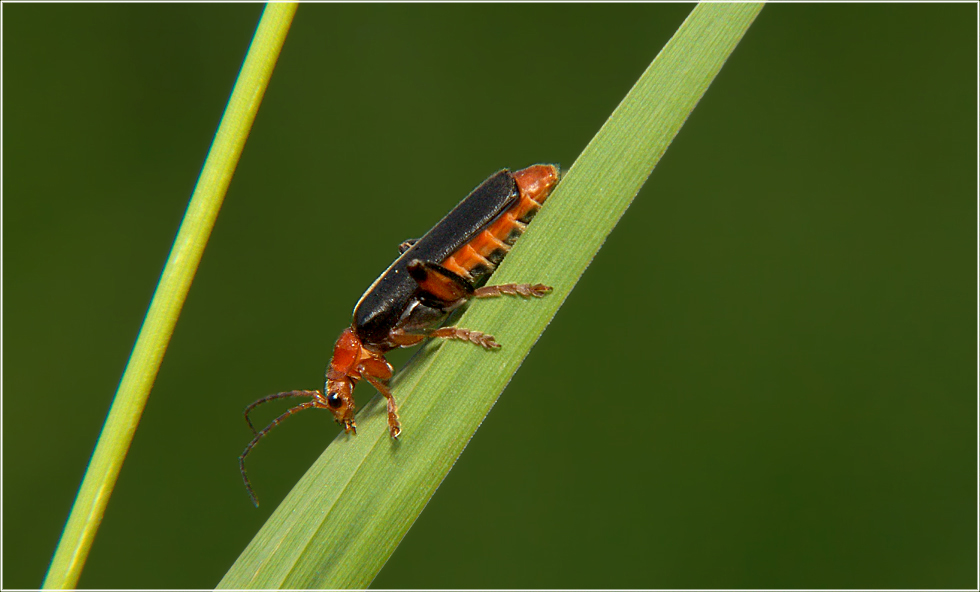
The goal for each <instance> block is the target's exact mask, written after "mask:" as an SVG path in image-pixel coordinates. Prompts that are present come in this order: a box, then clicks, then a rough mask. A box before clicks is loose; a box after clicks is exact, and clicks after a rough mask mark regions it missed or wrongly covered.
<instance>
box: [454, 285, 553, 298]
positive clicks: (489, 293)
mask: <svg viewBox="0 0 980 592" xmlns="http://www.w3.org/2000/svg"><path fill="white" fill-rule="evenodd" d="M550 291H551V286H546V285H544V284H500V285H498V286H483V287H482V288H477V289H476V290H474V291H473V297H474V298H496V297H497V296H500V295H502V294H506V295H508V296H521V297H523V298H530V297H531V296H534V297H535V298H542V297H543V296H544V295H545V294H547V293H548V292H550Z"/></svg>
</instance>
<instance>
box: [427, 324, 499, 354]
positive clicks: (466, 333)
mask: <svg viewBox="0 0 980 592" xmlns="http://www.w3.org/2000/svg"><path fill="white" fill-rule="evenodd" d="M427 336H428V337H439V338H442V339H458V340H460V341H469V342H470V343H472V344H474V345H479V346H480V347H482V348H483V349H499V348H500V344H499V343H497V341H496V340H495V339H494V338H493V335H488V334H486V333H483V332H482V331H472V330H470V329H464V328H462V327H440V328H438V329H433V330H432V331H429V332H428V333H427Z"/></svg>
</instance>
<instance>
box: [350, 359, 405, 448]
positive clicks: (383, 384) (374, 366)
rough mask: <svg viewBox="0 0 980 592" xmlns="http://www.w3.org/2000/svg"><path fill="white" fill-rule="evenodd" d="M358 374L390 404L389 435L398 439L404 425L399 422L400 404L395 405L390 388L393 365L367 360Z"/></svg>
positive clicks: (361, 365) (360, 366) (359, 368)
mask: <svg viewBox="0 0 980 592" xmlns="http://www.w3.org/2000/svg"><path fill="white" fill-rule="evenodd" d="M357 370H358V372H360V373H361V376H362V377H364V379H365V380H367V381H368V382H370V383H371V386H373V387H374V388H376V389H377V390H378V392H379V393H381V394H382V396H384V398H385V399H386V400H387V402H388V434H389V435H391V437H392V438H396V439H397V438H398V434H400V433H401V432H402V424H401V422H400V421H399V420H398V404H397V403H395V396H394V395H393V394H391V389H390V388H388V379H390V378H391V375H392V372H393V370H392V368H391V364H389V363H388V362H386V361H383V360H365V361H363V362H361V363H360V364H358V366H357Z"/></svg>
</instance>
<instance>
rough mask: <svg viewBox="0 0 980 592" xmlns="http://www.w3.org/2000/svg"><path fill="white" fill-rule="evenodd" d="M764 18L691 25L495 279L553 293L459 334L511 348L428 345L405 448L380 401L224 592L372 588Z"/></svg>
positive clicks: (303, 485)
mask: <svg viewBox="0 0 980 592" xmlns="http://www.w3.org/2000/svg"><path fill="white" fill-rule="evenodd" d="M761 9H762V5H761V4H702V5H698V6H697V7H696V8H695V9H694V10H693V11H692V13H691V14H690V15H689V16H688V18H687V19H686V20H685V22H684V23H683V24H682V25H681V27H680V28H679V29H678V31H677V33H676V34H675V35H674V37H673V38H672V39H671V40H670V42H668V44H667V45H666V46H665V47H664V49H663V50H662V51H661V52H660V54H659V55H658V56H657V58H656V59H655V60H654V61H653V63H652V64H651V65H650V67H649V68H648V69H647V71H646V72H644V74H643V75H642V76H641V77H640V79H639V81H638V82H637V83H636V85H635V86H634V87H633V89H631V90H630V92H629V93H628V94H627V95H626V97H625V98H624V99H623V101H622V102H621V103H620V105H619V106H618V107H617V108H616V110H615V111H614V112H613V114H612V115H611V116H610V117H609V119H608V120H607V121H606V123H605V124H604V125H603V127H602V129H601V130H600V131H599V133H598V134H596V136H595V137H594V138H593V140H592V141H591V142H590V143H589V145H588V146H587V147H586V148H585V150H584V151H583V153H582V155H581V156H580V157H579V159H578V160H577V161H576V162H575V164H574V165H573V166H572V168H571V169H570V170H569V171H568V173H567V174H566V175H565V177H564V178H563V179H562V181H561V183H560V184H559V186H558V189H557V190H556V191H555V193H554V194H553V195H552V197H551V198H550V199H549V202H548V205H547V206H546V207H545V208H543V209H542V210H541V212H540V213H539V214H538V216H537V217H536V218H535V222H534V224H532V225H531V226H530V227H529V229H528V232H527V233H526V234H525V235H524V237H523V238H522V239H521V241H520V242H518V244H517V245H516V246H515V248H514V250H513V251H512V252H511V254H510V255H509V256H508V258H507V259H506V260H505V261H504V263H503V264H502V265H501V267H500V269H499V270H498V271H497V273H496V274H495V275H494V282H493V283H506V282H512V281H533V282H543V283H546V284H549V285H552V286H554V288H555V291H554V293H553V294H551V295H550V296H548V297H546V298H544V299H541V300H531V301H519V300H518V301H515V300H512V299H496V300H494V301H483V302H481V303H480V306H474V307H472V309H470V310H468V311H467V312H466V313H465V314H464V315H463V317H462V318H461V319H460V320H459V322H458V324H459V325H460V326H464V327H473V328H477V329H484V330H489V331H491V332H492V333H493V334H494V335H495V336H496V337H497V338H498V340H499V341H500V343H503V344H504V347H503V349H501V350H499V351H497V352H493V353H487V352H485V351H482V350H480V348H476V347H473V346H472V345H469V344H461V343H432V342H430V343H428V344H426V345H425V346H424V347H423V349H422V350H421V351H420V352H419V354H418V355H416V356H415V357H414V358H413V359H412V361H411V362H410V363H409V364H408V365H407V366H406V367H405V369H404V370H403V371H402V372H400V373H399V374H398V375H397V376H396V378H395V381H394V383H393V384H394V387H395V388H394V392H395V396H396V397H397V398H398V401H399V403H400V410H401V419H402V424H403V427H404V429H405V431H404V432H403V437H402V438H401V439H400V440H398V441H391V440H389V438H388V435H387V430H386V422H385V412H384V404H383V403H382V402H381V398H380V396H377V397H375V398H374V399H372V400H371V401H370V402H369V403H368V405H366V406H365V408H364V409H363V410H362V411H361V413H360V414H359V416H358V433H357V435H356V436H346V435H344V434H340V435H338V437H337V438H336V439H335V440H334V441H333V442H332V443H331V445H330V446H328V447H327V449H326V450H325V451H324V452H323V454H322V455H321V456H320V458H319V459H318V460H317V461H316V462H315V463H314V465H313V466H312V467H311V468H310V469H309V471H307V473H306V474H305V475H304V476H303V477H302V478H301V479H300V481H299V482H298V483H297V484H296V486H295V487H294V488H293V490H292V491H291V492H290V493H289V494H288V495H287V497H286V498H285V500H284V501H283V502H282V504H281V505H280V506H279V507H278V508H277V509H276V510H275V512H274V513H273V514H272V516H270V518H269V520H268V521H267V522H266V524H265V525H264V526H263V527H262V529H261V530H260V531H259V532H258V534H256V536H255V538H254V539H253V540H252V541H251V542H250V543H249V545H248V546H247V547H246V548H245V550H244V551H243V552H242V554H241V555H240V556H239V558H238V560H237V561H236V562H235V564H234V565H233V566H232V567H231V569H230V570H229V571H228V573H227V574H225V576H224V578H223V579H222V580H221V582H220V583H219V584H218V588H364V587H367V586H368V585H369V584H370V583H371V581H372V580H373V579H374V577H375V576H376V575H377V573H378V572H379V571H380V570H381V568H382V567H383V566H384V564H385V562H386V561H387V560H388V558H389V557H390V556H391V554H392V553H393V552H394V550H395V548H396V547H397V546H398V543H399V542H400V541H401V540H402V538H403V537H404V536H405V534H406V532H407V531H408V529H409V528H410V527H411V525H412V524H413V523H414V521H415V519H416V518H417V517H418V515H419V514H420V513H421V511H422V509H423V508H424V507H425V504H426V503H427V502H428V500H429V499H430V498H431V496H432V495H433V494H434V493H435V490H436V489H437V488H438V486H439V484H440V483H441V482H442V480H443V478H444V477H445V476H446V474H447V473H448V472H449V470H450V469H451V468H452V465H453V463H454V462H455V461H456V459H457V458H458V457H459V455H460V454H461V453H462V450H463V448H465V446H466V444H467V442H468V441H469V439H470V438H471V437H472V436H473V434H474V433H475V431H476V429H477V428H478V427H479V425H480V423H481V422H482V421H483V419H484V417H486V415H487V413H488V412H489V410H490V408H491V407H492V406H493V404H494V403H495V402H496V399H497V397H498V396H499V395H500V393H501V392H502V391H503V389H504V387H506V385H507V383H508V382H509V381H510V378H511V377H512V376H513V374H514V373H515V372H516V370H517V368H518V367H519V366H520V364H521V362H522V360H523V359H524V357H525V356H526V355H527V354H528V352H529V351H530V349H531V347H532V346H533V345H534V342H535V341H537V339H538V337H539V336H540V334H541V332H542V331H543V330H544V328H545V327H546V326H547V325H548V323H549V322H550V321H551V319H552V318H553V316H554V315H555V314H556V313H557V311H558V309H559V308H560V306H561V304H562V303H563V302H564V300H565V298H566V297H567V296H568V294H569V292H570V291H571V289H572V287H573V286H574V285H575V283H576V282H577V281H578V278H579V277H581V275H582V273H584V271H585V269H586V267H588V265H589V263H590V262H591V261H592V258H593V257H594V256H595V254H596V252H597V251H598V250H599V248H600V247H601V246H602V243H603V242H604V241H605V238H606V236H607V235H608V234H609V232H611V230H612V228H613V227H614V226H615V224H616V222H617V221H618V220H619V218H620V217H621V216H622V214H623V213H624V212H625V210H626V208H627V207H628V206H629V204H630V203H631V201H632V200H633V198H634V197H635V196H636V194H637V192H638V191H639V189H640V187H641V186H642V185H643V183H644V182H645V181H646V179H647V177H648V176H649V175H650V173H651V172H652V170H653V167H654V166H655V165H656V163H657V162H658V161H659V159H660V157H661V156H662V155H663V153H664V152H665V150H666V149H667V146H668V145H669V144H670V142H671V140H672V139H673V138H674V136H675V135H676V134H677V132H678V130H680V128H681V126H682V125H683V124H684V122H685V121H686V119H687V117H688V116H689V115H690V113H691V111H692V110H693V109H694V107H695V106H696V105H697V103H698V101H699V100H700V98H701V96H702V95H703V94H704V92H705V91H706V90H707V88H708V86H709V85H710V83H711V81H712V80H713V79H714V77H715V75H716V74H717V72H718V71H719V70H720V68H721V67H722V65H723V64H724V62H725V60H726V59H727V58H728V56H729V55H730V54H731V52H732V51H733V50H734V48H735V46H736V45H737V44H738V42H739V40H740V39H741V38H742V36H743V34H744V33H745V31H746V30H747V29H748V27H749V26H750V25H751V23H752V21H753V20H754V19H755V17H756V15H757V14H758V13H759V11H760V10H761ZM460 393H465V396H461V395H460ZM539 394H542V395H543V393H539ZM260 493H261V492H260ZM246 500H247V498H245V496H244V495H243V505H244V504H245V503H247V501H246Z"/></svg>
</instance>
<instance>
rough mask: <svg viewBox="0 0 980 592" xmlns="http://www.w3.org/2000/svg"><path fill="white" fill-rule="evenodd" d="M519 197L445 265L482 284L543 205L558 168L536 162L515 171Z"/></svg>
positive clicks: (555, 179)
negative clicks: (536, 163)
mask: <svg viewBox="0 0 980 592" xmlns="http://www.w3.org/2000/svg"><path fill="white" fill-rule="evenodd" d="M514 181H515V182H516V183H517V187H518V190H519V191H520V199H519V200H518V201H517V203H515V204H514V206H513V207H511V208H510V209H508V210H507V211H506V212H504V213H503V214H501V215H500V217H498V218H497V219H496V220H494V221H493V222H491V223H490V224H489V225H488V226H487V227H486V228H484V229H483V230H482V231H480V232H479V233H478V234H477V235H476V236H474V237H473V239H472V240H470V241H469V242H468V243H466V244H465V245H463V246H462V247H460V248H459V249H458V250H457V251H456V252H454V253H453V254H452V255H450V256H449V257H447V258H446V260H445V261H443V262H442V266H443V267H445V268H446V269H448V270H450V271H452V272H454V273H456V274H458V275H460V276H462V277H464V278H466V279H467V280H469V281H470V282H472V283H473V285H479V284H480V283H481V282H482V281H483V280H485V279H486V278H487V277H488V276H489V275H490V274H492V273H493V272H494V270H495V269H497V266H498V265H500V262H501V261H503V259H504V257H506V256H507V253H509V252H510V248H511V246H512V245H513V244H514V243H515V242H517V239H518V238H520V236H521V235H522V234H524V229H525V228H527V225H528V224H529V223H530V222H531V219H532V218H534V215H535V214H537V213H538V210H540V209H541V206H542V205H544V202H545V200H546V199H548V195H549V194H550V193H551V190H552V188H554V186H555V184H556V183H557V182H558V168H557V167H555V166H552V165H540V164H539V165H534V166H531V167H528V168H526V169H523V170H520V171H517V172H516V173H514Z"/></svg>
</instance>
